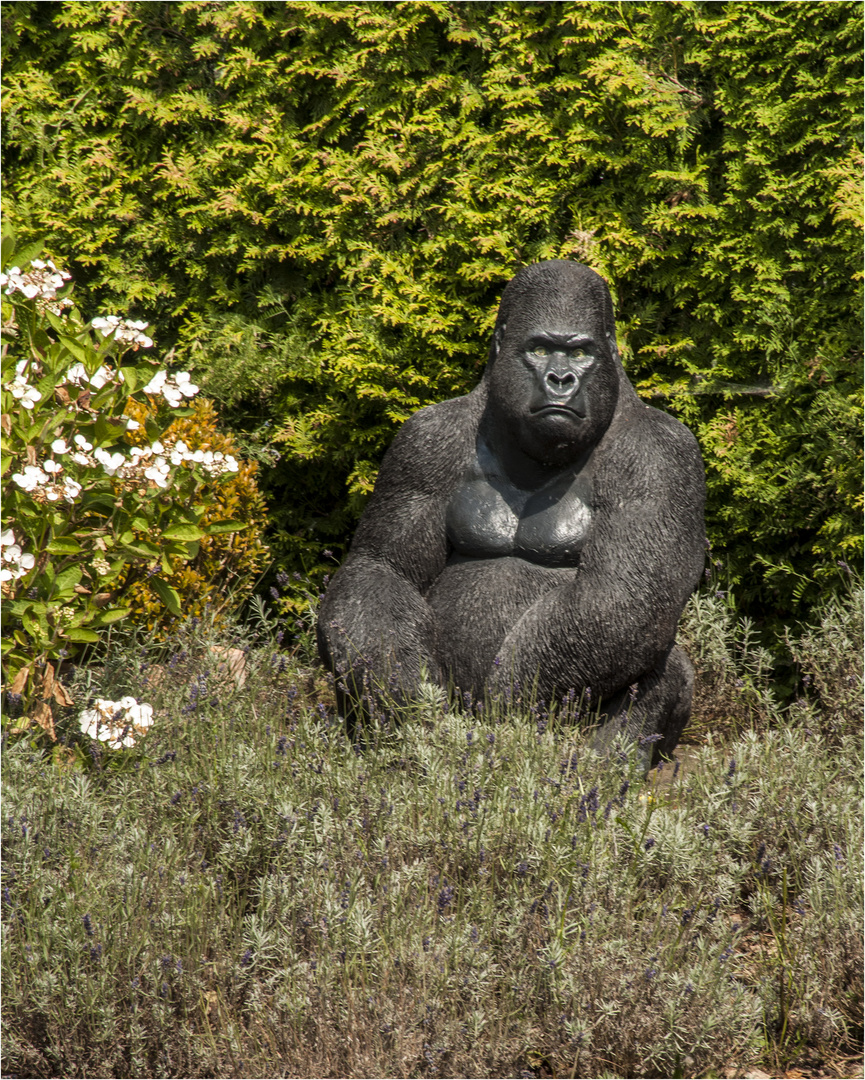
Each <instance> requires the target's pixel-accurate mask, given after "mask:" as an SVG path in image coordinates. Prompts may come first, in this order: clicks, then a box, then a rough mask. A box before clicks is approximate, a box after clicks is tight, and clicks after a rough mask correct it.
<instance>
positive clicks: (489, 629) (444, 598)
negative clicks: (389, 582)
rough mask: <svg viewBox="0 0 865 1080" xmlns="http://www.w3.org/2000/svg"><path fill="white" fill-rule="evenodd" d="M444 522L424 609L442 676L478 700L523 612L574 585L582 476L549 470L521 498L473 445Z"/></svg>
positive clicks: (584, 489) (583, 523) (586, 507)
mask: <svg viewBox="0 0 865 1080" xmlns="http://www.w3.org/2000/svg"><path fill="white" fill-rule="evenodd" d="M445 520H446V529H447V540H448V549H449V555H448V561H447V565H446V566H445V569H444V570H443V572H442V573H441V574H440V575H439V577H438V578H437V579H436V581H435V582H434V583H433V585H432V586H431V588H430V590H429V592H428V594H427V601H428V603H429V604H430V606H431V607H432V609H433V611H434V612H435V615H436V625H437V631H438V634H437V645H438V649H439V656H440V658H441V660H442V662H443V664H444V667H445V668H446V670H447V672H448V674H449V675H450V676H451V678H452V679H453V681H454V682H455V683H457V684H458V685H460V686H461V687H463V688H465V689H469V688H472V689H473V691H474V693H475V695H476V696H478V697H481V696H482V693H483V683H484V679H485V677H486V675H487V674H488V672H489V667H490V665H491V664H492V662H493V659H494V657H495V656H496V654H497V652H498V651H499V649H500V647H501V644H502V642H503V640H504V638H505V636H506V634H507V633H508V632H509V630H510V629H511V628H512V627H513V626H514V624H515V623H516V622H517V620H518V619H519V618H520V616H521V615H522V614H523V612H524V611H526V610H527V609H528V608H529V607H531V606H532V604H534V603H535V601H536V600H538V599H539V598H540V597H541V596H543V595H545V594H546V593H548V592H549V591H550V590H551V589H554V588H556V587H558V586H560V585H565V584H567V583H568V582H570V581H572V580H573V578H574V573H575V571H576V569H577V567H578V566H579V561H580V550H581V548H582V547H583V544H584V543H585V541H586V538H587V536H588V533H589V529H590V527H591V522H592V481H591V476H590V471H589V470H588V469H583V470H581V471H579V470H577V469H576V468H569V469H564V470H561V471H556V472H554V473H553V474H552V475H551V476H550V478H549V479H548V481H547V483H546V484H544V485H543V486H541V487H540V488H538V487H533V488H532V489H531V490H528V491H526V490H523V489H522V488H520V487H518V486H517V485H516V484H515V483H513V482H512V481H511V480H510V479H509V478H508V477H507V475H506V473H505V470H504V469H503V468H502V466H501V464H500V462H499V460H498V459H497V457H496V455H495V454H494V452H493V451H492V450H491V449H490V447H489V446H488V445H487V443H486V442H485V440H484V439H483V438H482V437H479V438H478V441H477V447H476V453H475V455H474V459H473V460H472V462H471V464H470V465H469V467H468V468H467V469H466V471H465V474H464V476H463V478H462V480H461V481H460V483H459V484H458V485H457V487H456V489H455V490H454V492H453V495H452V496H451V498H450V501H449V503H448V507H447V513H446V519H445Z"/></svg>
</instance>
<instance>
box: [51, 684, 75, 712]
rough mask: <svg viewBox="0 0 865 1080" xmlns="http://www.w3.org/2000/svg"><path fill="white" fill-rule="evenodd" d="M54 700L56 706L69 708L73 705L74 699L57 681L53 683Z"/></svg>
mask: <svg viewBox="0 0 865 1080" xmlns="http://www.w3.org/2000/svg"><path fill="white" fill-rule="evenodd" d="M54 700H55V701H56V702H57V704H58V705H66V706H69V705H74V704H75V700H74V698H73V697H72V695H71V694H70V693H69V691H68V690H67V689H66V687H65V686H64V685H63V683H62V682H61V681H60V680H59V679H57V680H56V682H55V683H54Z"/></svg>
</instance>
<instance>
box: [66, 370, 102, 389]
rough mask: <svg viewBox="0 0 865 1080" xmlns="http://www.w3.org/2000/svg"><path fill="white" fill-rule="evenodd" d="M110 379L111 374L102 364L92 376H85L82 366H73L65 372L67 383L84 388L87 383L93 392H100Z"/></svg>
mask: <svg viewBox="0 0 865 1080" xmlns="http://www.w3.org/2000/svg"><path fill="white" fill-rule="evenodd" d="M110 378H111V372H110V370H109V369H108V368H107V367H105V365H104V364H102V365H101V366H100V367H99V368H98V369H97V370H96V371H94V372H93V374H92V375H88V374H87V372H86V370H85V369H84V365H83V364H73V365H72V367H71V368H70V369H69V370H68V371H67V372H66V380H67V382H71V383H75V384H76V385H77V386H84V384H85V383H88V382H89V383H90V385H91V386H92V387H93V389H94V390H101V389H102V387H103V386H104V385H105V384H106V383H107V382H108V380H109V379H110Z"/></svg>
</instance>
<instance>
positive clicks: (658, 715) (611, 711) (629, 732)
mask: <svg viewBox="0 0 865 1080" xmlns="http://www.w3.org/2000/svg"><path fill="white" fill-rule="evenodd" d="M693 693H694V667H693V665H692V664H691V661H690V660H689V659H688V657H687V656H686V655H685V653H684V652H683V651H682V650H681V649H680V648H679V646H678V645H676V644H673V645H672V646H671V647H670V649H669V651H668V652H667V654H666V656H665V657H664V658H663V659H662V660H661V661H660V662H659V663H658V664H657V666H656V667H654V668H653V669H652V670H651V671H650V672H648V673H647V674H646V675H644V676H643V677H642V678H641V679H640V680H639V681H638V682H637V683H636V693H634V692H633V691H632V690H631V689H630V688H629V689H627V690H622V691H620V692H619V693H618V694H614V695H613V696H612V697H610V698H607V700H606V701H604V702H603V703H602V705H601V726H600V727H599V728H598V730H597V731H596V732H595V738H594V745H595V749H597V750H601V751H605V750H609V748H610V747H611V745H612V743H613V740H614V739H615V737H616V736H617V735H619V734H622V735H624V736H625V738H626V739H627V740H628V741H632V742H636V743H637V745H638V747H639V750H640V756H641V758H642V759H643V761H644V764H645V768H646V771H647V772H648V770H649V769H650V768H651V767H652V766H653V765H656V764H657V763H658V761H659V760H660V759H661V758H662V757H670V756H671V755H672V753H673V750H674V749H675V747H676V744H677V743H678V741H679V737H680V736H681V734H682V731H683V730H684V727H685V724H686V723H687V722H688V717H689V716H690V715H691V698H692V696H693ZM653 735H660V736H661V738H660V739H657V740H655V741H654V742H651V743H649V742H648V739H649V738H650V737H651V736H653Z"/></svg>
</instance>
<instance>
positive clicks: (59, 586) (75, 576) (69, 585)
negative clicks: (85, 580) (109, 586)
mask: <svg viewBox="0 0 865 1080" xmlns="http://www.w3.org/2000/svg"><path fill="white" fill-rule="evenodd" d="M83 576H84V571H83V570H82V568H81V567H80V566H70V567H68V568H67V569H66V570H64V571H63V572H62V573H60V574H58V575H57V577H56V579H55V581H54V588H55V589H56V590H57V591H58V592H64V591H66V590H68V589H73V588H74V587H75V586H76V585H77V584H78V582H79V581H80V580H81V578H82V577H83Z"/></svg>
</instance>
